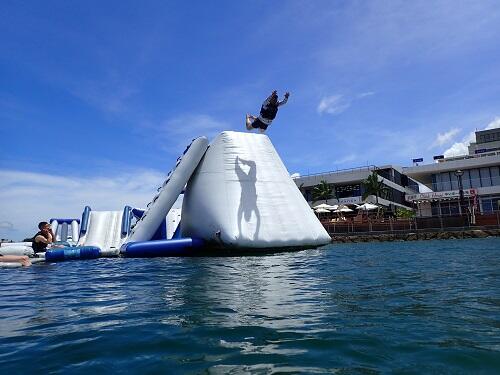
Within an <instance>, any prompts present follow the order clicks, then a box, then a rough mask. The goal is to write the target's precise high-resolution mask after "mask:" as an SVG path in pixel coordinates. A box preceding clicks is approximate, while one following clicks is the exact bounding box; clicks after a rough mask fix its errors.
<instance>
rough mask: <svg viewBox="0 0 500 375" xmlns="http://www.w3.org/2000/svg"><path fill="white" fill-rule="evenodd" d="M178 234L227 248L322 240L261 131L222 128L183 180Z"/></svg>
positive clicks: (326, 240) (325, 237)
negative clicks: (224, 130)
mask: <svg viewBox="0 0 500 375" xmlns="http://www.w3.org/2000/svg"><path fill="white" fill-rule="evenodd" d="M181 229H182V235H183V236H186V237H194V238H201V239H203V240H205V241H210V242H212V243H215V244H218V245H219V246H223V247H228V248H248V249H252V248H255V249H259V248H260V249H263V248H289V247H292V248H293V247H310V246H318V245H323V244H327V243H329V242H330V241H331V239H330V236H329V235H328V233H327V232H326V230H325V229H324V227H323V226H322V225H321V223H320V222H319V221H318V219H317V218H316V216H315V215H314V213H313V212H312V210H311V208H310V207H309V205H308V204H307V202H306V200H305V199H304V197H303V196H302V194H301V193H300V191H299V189H298V188H297V186H296V185H295V183H294V182H293V180H292V179H291V177H290V175H289V173H288V171H287V169H286V168H285V166H284V164H283V162H282V161H281V159H280V157H279V155H278V153H277V152H276V150H275V149H274V147H273V145H272V143H271V141H270V140H269V138H268V137H267V136H266V135H263V134H252V133H239V132H231V131H226V132H223V133H221V134H220V135H219V136H218V137H217V138H216V139H215V140H214V141H213V142H212V144H211V145H210V147H209V149H208V151H207V152H206V153H205V156H204V158H203V159H202V161H201V163H200V165H199V166H198V168H197V169H196V171H195V173H194V174H193V176H192V177H191V179H190V180H189V182H188V185H187V188H186V192H185V195H184V202H183V206H182V221H181Z"/></svg>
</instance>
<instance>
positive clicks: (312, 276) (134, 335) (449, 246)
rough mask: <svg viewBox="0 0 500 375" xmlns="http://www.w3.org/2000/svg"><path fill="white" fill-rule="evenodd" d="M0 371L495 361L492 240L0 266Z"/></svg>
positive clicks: (479, 364)
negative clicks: (261, 253) (261, 254)
mask: <svg viewBox="0 0 500 375" xmlns="http://www.w3.org/2000/svg"><path fill="white" fill-rule="evenodd" d="M0 283H1V285H2V288H1V290H0V372H1V373H2V374H16V373H23V374H26V373H64V374H88V373H91V374H100V373H110V372H125V373H214V374H223V373H224V374H225V373H256V374H270V373H318V374H321V373H331V372H335V373H340V374H350V373H353V374H376V373H387V372H397V373H404V374H413V373H414V374H417V373H452V374H456V373H466V374H469V373H471V374H472V373H475V374H477V373H485V374H486V373H492V374H494V373H496V374H498V373H500V239H499V238H487V239H474V240H448V241H421V242H393V243H388V242H386V243H363V244H332V245H329V246H326V247H322V248H319V249H315V250H304V251H300V252H292V253H278V254H274V255H266V256H245V257H243V256H242V257H197V258H155V259H98V260H89V261H68V262H62V263H52V264H41V265H40V264H38V265H34V266H32V267H31V268H28V269H0Z"/></svg>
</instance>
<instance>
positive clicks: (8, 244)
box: [0, 242, 31, 248]
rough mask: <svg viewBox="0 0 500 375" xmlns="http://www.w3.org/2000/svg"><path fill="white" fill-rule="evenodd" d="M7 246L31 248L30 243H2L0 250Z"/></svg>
mask: <svg viewBox="0 0 500 375" xmlns="http://www.w3.org/2000/svg"><path fill="white" fill-rule="evenodd" d="M7 246H31V242H2V243H1V244H0V248H2V247H7Z"/></svg>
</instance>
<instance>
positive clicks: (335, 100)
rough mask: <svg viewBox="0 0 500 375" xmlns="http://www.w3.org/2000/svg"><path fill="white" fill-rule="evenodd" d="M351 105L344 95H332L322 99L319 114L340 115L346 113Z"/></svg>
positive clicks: (318, 109)
mask: <svg viewBox="0 0 500 375" xmlns="http://www.w3.org/2000/svg"><path fill="white" fill-rule="evenodd" d="M350 105H351V103H350V101H348V100H346V99H344V96H343V95H331V96H326V97H324V98H322V99H321V101H320V102H319V104H318V108H317V111H318V113H323V112H326V113H329V114H331V115H338V114H340V113H342V112H344V111H345V110H346V109H347V108H349V106H350Z"/></svg>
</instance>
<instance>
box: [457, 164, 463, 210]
mask: <svg viewBox="0 0 500 375" xmlns="http://www.w3.org/2000/svg"><path fill="white" fill-rule="evenodd" d="M463 175H464V171H462V170H461V169H458V170H456V171H455V176H457V179H458V195H459V200H460V204H459V205H460V214H462V213H463V212H462V211H463V208H464V187H463V185H462V176H463Z"/></svg>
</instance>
